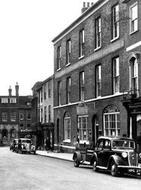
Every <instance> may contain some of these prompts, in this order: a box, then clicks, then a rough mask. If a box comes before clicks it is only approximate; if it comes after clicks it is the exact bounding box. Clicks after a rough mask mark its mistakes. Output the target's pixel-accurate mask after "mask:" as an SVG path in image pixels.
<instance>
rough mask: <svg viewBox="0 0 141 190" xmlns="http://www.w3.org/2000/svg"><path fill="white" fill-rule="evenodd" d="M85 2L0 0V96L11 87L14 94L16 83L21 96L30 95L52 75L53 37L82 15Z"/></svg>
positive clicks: (71, 0)
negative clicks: (32, 89) (35, 85)
mask: <svg viewBox="0 0 141 190" xmlns="http://www.w3.org/2000/svg"><path fill="white" fill-rule="evenodd" d="M83 1H85V0H0V95H8V88H9V86H11V88H12V95H15V85H16V83H17V82H18V84H19V94H20V95H31V94H32V91H31V88H32V87H33V85H34V84H35V83H36V82H37V81H43V80H45V79H47V78H48V77H50V76H51V75H52V74H53V69H54V66H53V64H54V63H53V62H54V58H53V56H54V50H53V43H52V40H53V38H54V37H56V36H57V35H58V34H59V33H60V32H62V31H63V30H64V29H65V28H66V27H67V26H69V25H70V24H71V23H72V22H73V21H74V20H76V19H77V18H78V17H79V16H80V15H81V8H82V6H83ZM94 1H95V0H93V1H90V2H94ZM86 2H88V1H86Z"/></svg>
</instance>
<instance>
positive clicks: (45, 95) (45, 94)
mask: <svg viewBox="0 0 141 190" xmlns="http://www.w3.org/2000/svg"><path fill="white" fill-rule="evenodd" d="M46 97H47V93H46V85H44V100H46Z"/></svg>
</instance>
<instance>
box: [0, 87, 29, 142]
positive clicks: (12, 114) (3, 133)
mask: <svg viewBox="0 0 141 190" xmlns="http://www.w3.org/2000/svg"><path fill="white" fill-rule="evenodd" d="M15 90H16V94H15V95H12V89H11V87H10V88H9V95H8V96H0V141H1V143H3V144H9V143H10V142H11V140H12V139H14V138H18V137H23V136H25V135H27V134H28V135H29V134H31V132H32V126H31V124H32V106H31V100H32V96H19V85H18V84H16V86H15Z"/></svg>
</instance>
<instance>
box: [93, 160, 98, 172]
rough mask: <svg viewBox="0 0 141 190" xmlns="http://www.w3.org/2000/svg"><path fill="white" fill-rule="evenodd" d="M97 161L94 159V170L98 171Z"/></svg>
mask: <svg viewBox="0 0 141 190" xmlns="http://www.w3.org/2000/svg"><path fill="white" fill-rule="evenodd" d="M96 166H97V161H96V160H94V163H93V171H95V172H96V171H98V169H97V167H96Z"/></svg>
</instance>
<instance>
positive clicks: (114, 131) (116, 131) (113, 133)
mask: <svg viewBox="0 0 141 190" xmlns="http://www.w3.org/2000/svg"><path fill="white" fill-rule="evenodd" d="M111 116H115V120H114V121H115V122H113V120H110V117H111ZM118 116H119V117H120V112H111V113H104V114H103V124H104V136H120V134H121V130H120V127H119V128H118V122H119V124H120V120H119V121H118ZM106 117H107V118H108V120H107V125H108V127H107V128H106ZM110 122H111V123H113V125H114V123H115V128H113V127H111V126H110V124H111V123H110ZM106 130H107V132H108V133H107V132H106Z"/></svg>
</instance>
